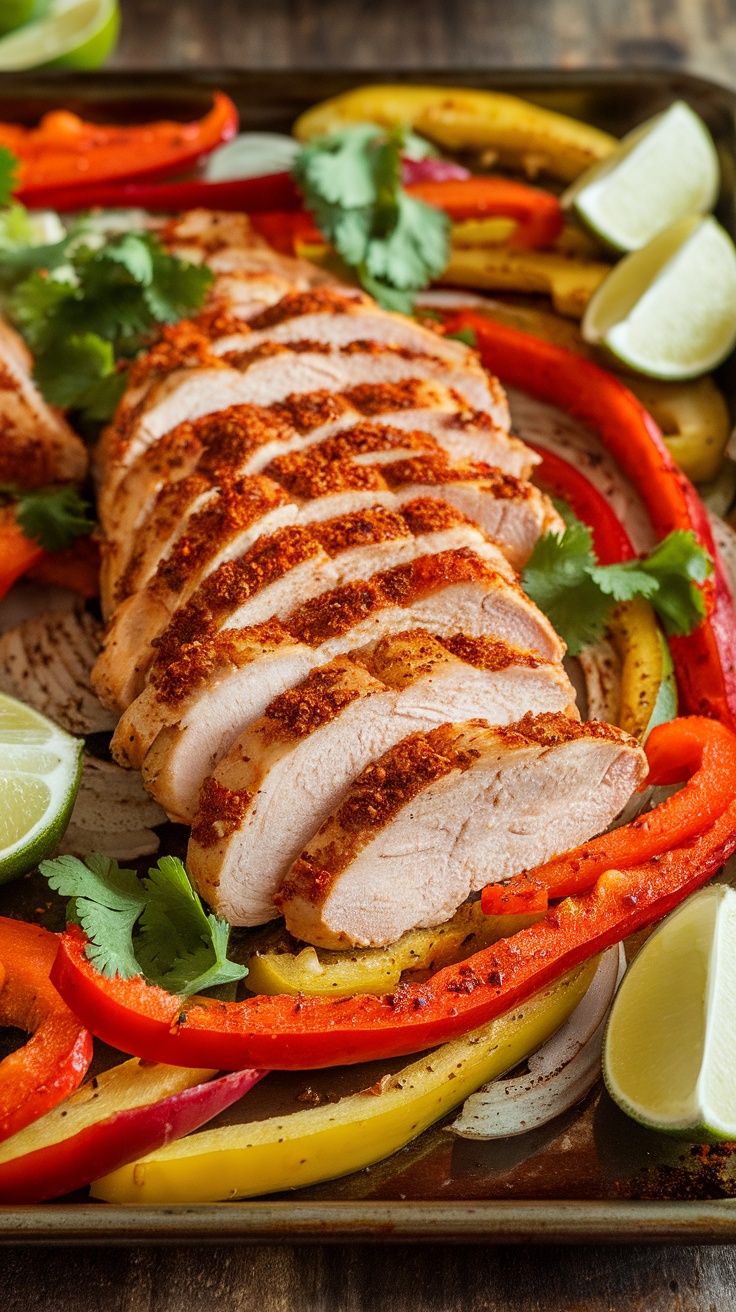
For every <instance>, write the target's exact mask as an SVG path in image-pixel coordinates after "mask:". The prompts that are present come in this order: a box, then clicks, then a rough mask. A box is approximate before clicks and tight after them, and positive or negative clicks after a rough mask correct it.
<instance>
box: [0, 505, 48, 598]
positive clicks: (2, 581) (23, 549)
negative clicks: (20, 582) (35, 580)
mask: <svg viewBox="0 0 736 1312" xmlns="http://www.w3.org/2000/svg"><path fill="white" fill-rule="evenodd" d="M45 554H46V553H45V551H44V549H43V547H40V546H39V545H38V543H37V542H34V541H33V540H32V539H31V538H27V537H26V535H25V533H24V532H23V530H22V529H21V527H20V524H17V523H16V522H15V520H12V521H6V522H4V523H0V598H1V597H4V596H5V594H6V592H9V590H10V589H11V588H12V586H13V584H14V583H15V581H16V579H19V578H20V577H21V575H23V574H25V572H26V570H28V569H30V568H31V566H32V565H38V563H39V561H41V560H43V558H44V556H45Z"/></svg>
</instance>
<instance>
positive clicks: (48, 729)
mask: <svg viewBox="0 0 736 1312" xmlns="http://www.w3.org/2000/svg"><path fill="white" fill-rule="evenodd" d="M83 746H84V744H83V743H82V741H81V739H79V738H72V737H71V735H70V734H68V733H64V731H63V729H59V728H58V727H57V726H56V725H55V724H52V723H51V720H47V719H46V717H45V716H43V715H39V714H38V712H37V711H33V710H31V708H30V706H25V705H24V704H23V702H17V701H16V700H15V698H14V697H6V696H5V694H4V693H0V884H4V883H7V881H8V880H9V879H14V878H15V876H16V875H23V874H25V873H26V871H27V870H32V869H33V867H34V866H35V865H38V862H39V861H41V860H43V858H44V857H45V856H48V855H49V853H50V852H53V850H54V848H55V847H56V844H57V843H58V842H59V839H60V838H61V836H62V834H63V833H64V830H65V829H66V827H67V824H68V822H69V817H70V815H71V811H72V807H73V806H74V801H75V798H76V796H77V789H78V787H79V777H80V775H81V772H82V747H83Z"/></svg>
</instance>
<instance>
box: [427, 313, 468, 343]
mask: <svg viewBox="0 0 736 1312" xmlns="http://www.w3.org/2000/svg"><path fill="white" fill-rule="evenodd" d="M437 318H438V319H439V320H441V319H442V315H441V314H438V315H437ZM445 336H446V337H447V338H448V340H449V341H451V342H464V343H465V345H466V346H472V347H474V348H475V347H476V346H477V345H478V337H477V335H476V333H475V331H474V329H473V328H458V330H457V332H456V333H445Z"/></svg>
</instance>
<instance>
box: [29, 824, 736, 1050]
mask: <svg viewBox="0 0 736 1312" xmlns="http://www.w3.org/2000/svg"><path fill="white" fill-rule="evenodd" d="M734 850H736V801H734V802H732V803H731V804H730V806H729V807H728V809H727V810H726V811H725V812H724V813H723V815H722V816H720V817H719V819H717V820H716V821H715V823H714V824H713V826H712V827H711V828H710V830H709V831H708V832H707V833H705V834H704V835H702V836H701V837H698V838H694V839H691V840H690V842H689V843H687V844H685V845H684V846H683V847H680V848H676V849H674V850H673V851H670V852H667V853H665V855H664V856H662V857H657V858H655V859H654V860H651V861H647V862H644V863H642V864H640V865H637V866H633V867H632V868H631V869H629V870H626V871H623V872H621V871H610V870H609V871H606V873H605V874H604V875H601V877H600V878H599V879H598V881H597V882H596V884H595V885H594V887H593V888H592V889H591V890H590V891H589V892H587V893H584V894H582V895H580V896H577V897H569V898H565V899H564V900H563V901H562V902H560V903H559V904H558V905H557V906H556V907H554V908H551V909H550V910H549V911H548V912H547V915H546V916H545V917H544V919H543V920H539V921H537V922H536V923H535V924H534V925H531V926H530V927H529V928H528V929H524V930H521V931H519V933H517V934H514V935H513V936H512V937H510V938H506V939H501V940H500V941H499V942H497V943H494V944H493V946H491V947H489V948H485V949H484V950H483V951H481V952H477V953H475V954H474V955H473V956H472V957H468V958H467V959H466V960H465V961H463V962H461V963H459V964H458V965H454V966H448V967H446V968H445V969H444V970H440V971H438V972H437V974H435V975H433V976H432V978H431V979H429V980H428V981H427V982H425V983H424V984H406V985H402V986H400V987H399V988H398V989H397V990H396V991H395V992H394V993H393V994H389V995H387V996H383V997H375V996H371V995H369V994H360V995H355V996H353V997H350V998H342V999H334V1000H333V999H325V998H319V997H312V998H307V997H301V998H294V997H284V996H277V997H268V996H260V997H255V998H249V999H247V1000H246V1001H244V1002H234V1003H226V1002H210V1003H207V1004H206V1005H205V1004H204V1003H203V1002H202V1001H200V1002H198V1003H196V1004H194V1005H193V1004H192V1002H191V1000H190V1001H189V1002H188V1003H187V1004H184V1003H183V1002H182V1000H181V999H180V998H177V997H173V996H172V995H171V994H169V993H166V992H164V990H163V989H160V988H156V987H154V986H152V985H149V984H146V982H145V980H143V979H142V978H141V977H140V976H139V977H137V978H135V979H130V980H122V979H120V978H117V977H116V978H114V979H108V978H106V977H105V976H103V975H101V974H100V973H99V972H98V971H97V970H96V969H95V967H94V966H93V965H92V963H91V962H90V961H89V959H88V957H87V954H86V939H85V936H84V934H83V933H82V932H81V930H80V929H79V928H78V927H77V926H71V927H70V928H69V929H68V930H67V932H66V933H65V934H63V935H62V936H61V943H60V945H59V954H58V957H57V959H56V962H55V963H54V968H53V971H52V978H53V982H54V984H55V985H56V987H57V988H58V990H59V992H60V993H61V995H62V997H63V998H64V999H65V1001H66V1002H67V1003H68V1004H69V1006H71V1007H72V1008H73V1009H74V1011H75V1012H76V1014H77V1015H78V1016H79V1017H80V1019H81V1020H83V1022H84V1023H85V1024H86V1025H87V1026H88V1027H89V1028H90V1029H91V1030H92V1032H93V1034H96V1035H98V1036H99V1037H100V1038H101V1039H105V1040H106V1041H107V1042H112V1043H114V1044H115V1046H116V1047H118V1048H121V1049H122V1050H123V1051H125V1052H130V1053H133V1054H134V1055H135V1056H138V1057H146V1058H149V1059H150V1060H153V1061H166V1062H170V1063H172V1064H173V1065H193V1066H194V1065H205V1066H212V1067H215V1066H216V1067H218V1068H219V1069H220V1070H236V1069H238V1068H240V1067H243V1066H249V1065H252V1066H259V1067H267V1068H270V1069H273V1070H308V1069H312V1068H314V1067H323V1066H338V1065H340V1066H342V1065H347V1064H351V1063H354V1062H359V1061H373V1060H377V1059H385V1058H387V1057H393V1056H401V1055H403V1054H405V1053H410V1052H421V1051H423V1050H424V1049H426V1048H432V1047H435V1046H436V1045H437V1044H440V1043H444V1042H446V1040H448V1039H450V1038H452V1037H453V1036H455V1035H458V1034H465V1033H467V1031H468V1030H471V1029H475V1028H476V1027H477V1026H478V1025H483V1024H485V1022H486V1021H488V1020H492V1019H493V1017H494V1016H498V1015H500V1013H501V1012H503V1011H506V1010H508V1008H509V1007H513V1006H515V1005H516V1004H517V1002H520V1001H522V999H524V998H527V997H529V995H530V994H531V993H534V992H535V991H536V990H537V989H540V988H543V987H544V986H545V985H546V984H548V983H549V982H550V981H551V980H553V979H556V978H557V977H558V976H559V975H561V974H563V973H564V972H565V971H567V970H571V969H572V968H573V967H574V966H576V965H579V964H580V962H582V961H587V960H588V958H589V957H591V956H594V955H595V954H596V953H598V952H601V951H602V950H603V949H604V948H607V947H610V945H611V944H612V943H618V942H620V941H621V940H622V939H624V938H627V937H628V935H629V934H632V933H633V932H634V931H635V930H637V929H639V928H640V927H641V926H642V925H647V924H649V923H650V922H652V921H654V920H659V918H660V917H661V916H663V915H666V913H667V912H668V911H671V910H672V908H673V907H674V906H676V905H677V903H678V902H680V901H682V899H683V898H684V897H686V896H687V894H688V893H690V892H691V891H692V890H693V889H695V888H697V887H698V886H699V885H700V884H702V883H704V882H705V880H706V879H708V878H709V876H710V875H712V874H714V873H715V871H716V870H718V869H719V867H720V866H721V865H722V864H723V862H724V861H725V860H726V859H727V857H729V856H730V855H731V853H732V852H733V851H734Z"/></svg>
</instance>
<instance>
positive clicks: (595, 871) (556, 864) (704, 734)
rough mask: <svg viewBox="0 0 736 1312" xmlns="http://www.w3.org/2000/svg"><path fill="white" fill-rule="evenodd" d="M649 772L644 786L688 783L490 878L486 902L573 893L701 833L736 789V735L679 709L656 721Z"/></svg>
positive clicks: (501, 904)
mask: <svg viewBox="0 0 736 1312" xmlns="http://www.w3.org/2000/svg"><path fill="white" fill-rule="evenodd" d="M644 750H645V752H646V754H647V760H648V762H649V774H648V775H647V778H646V782H645V784H644V785H643V787H648V786H649V785H652V784H653V785H655V786H656V785H662V784H674V783H681V782H682V780H683V779H687V783H686V784H685V787H684V788H683V789H681V791H680V792H678V793H675V794H674V796H672V797H669V798H667V800H666V801H664V802H662V803H661V804H660V805H659V806H657V807H655V808H654V810H653V811H647V812H645V813H644V814H643V815H640V816H637V817H636V819H635V820H632V821H631V822H630V823H629V824H627V825H622V826H621V827H620V828H619V829H614V830H613V831H612V832H611V833H609V834H602V835H601V836H600V838H594V839H592V841H591V842H589V843H583V844H582V845H581V846H580V847H577V848H575V849H574V850H573V851H570V852H563V853H562V854H561V855H560V856H556V857H553V859H552V860H551V861H545V862H544V864H543V865H540V866H536V867H535V869H534V870H528V871H524V872H523V874H521V875H518V876H516V877H515V878H514V879H511V880H509V881H508V883H507V884H506V885H505V886H504V885H501V884H488V885H487V886H486V888H484V890H483V894H482V897H481V905H482V907H483V910H484V912H485V913H486V915H499V914H502V908H503V910H506V907H507V904H513V900H514V898H515V897H521V896H526V897H527V898H528V899H532V898H533V891H534V890H536V891H537V895H538V899H539V900H541V899H542V898H543V897H547V898H558V897H567V896H569V895H570V894H571V893H581V892H583V891H584V890H585V889H588V888H590V887H591V885H592V884H593V883H594V881H595V880H596V879H597V878H598V876H599V875H602V874H603V873H604V871H606V870H611V869H619V870H624V869H626V868H627V867H628V866H633V865H637V864H639V862H641V861H646V860H649V859H651V858H655V857H658V856H660V855H661V854H662V853H663V852H667V851H669V849H670V848H672V847H679V846H681V845H682V844H683V843H686V842H688V841H689V840H690V839H692V838H694V837H695V836H696V835H697V834H702V833H703V832H704V831H705V830H706V829H708V827H709V826H710V825H712V824H713V823H714V821H715V820H717V819H718V818H719V816H722V815H723V813H724V811H726V810H727V808H728V806H729V805H730V803H731V801H732V799H733V798H734V797H736V736H735V735H734V734H733V733H731V731H730V730H729V729H726V728H724V726H723V725H722V724H719V723H718V721H717V720H706V719H705V718H703V717H701V716H688V717H680V718H678V719H676V720H670V721H668V722H667V723H666V724H660V725H657V727H656V728H654V729H653V730H652V732H651V733H650V735H649V737H648V738H647V741H646V744H645V748H644Z"/></svg>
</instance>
